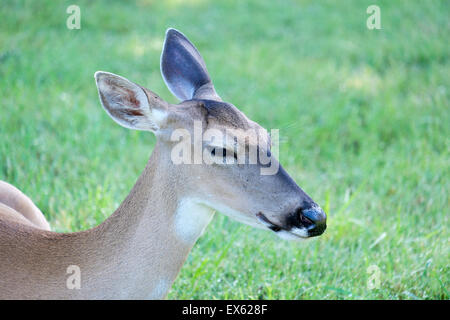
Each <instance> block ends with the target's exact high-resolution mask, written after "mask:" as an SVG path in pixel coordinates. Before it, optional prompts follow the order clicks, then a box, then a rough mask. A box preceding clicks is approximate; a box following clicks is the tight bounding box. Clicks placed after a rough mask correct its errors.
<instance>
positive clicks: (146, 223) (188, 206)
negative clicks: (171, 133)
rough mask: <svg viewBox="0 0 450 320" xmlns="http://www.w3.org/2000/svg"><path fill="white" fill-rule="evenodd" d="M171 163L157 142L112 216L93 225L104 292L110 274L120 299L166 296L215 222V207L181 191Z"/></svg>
mask: <svg viewBox="0 0 450 320" xmlns="http://www.w3.org/2000/svg"><path fill="white" fill-rule="evenodd" d="M165 154H170V153H168V152H166V153H165ZM170 166H173V164H172V163H171V161H170V159H163V158H162V153H161V146H160V145H159V144H158V143H157V145H156V147H155V150H154V151H153V154H152V156H151V158H150V160H149V162H148V164H147V166H146V168H145V170H144V172H143V173H142V174H141V176H140V177H139V179H138V181H137V182H136V184H135V186H134V187H133V189H132V191H131V192H130V194H129V195H128V196H127V198H126V199H125V200H124V201H123V203H122V204H121V205H120V207H119V208H118V209H117V210H116V211H115V212H114V214H113V215H111V217H110V218H108V219H107V220H106V221H105V222H104V223H103V224H101V225H100V226H99V227H97V228H95V229H93V230H92V233H93V236H94V238H96V239H95V240H97V239H100V241H98V242H99V244H100V245H102V246H103V249H102V248H100V250H101V252H102V254H101V257H95V260H96V261H93V262H91V264H92V266H94V267H93V268H92V269H91V270H90V271H91V272H90V273H91V278H92V283H93V285H94V287H95V288H98V290H99V291H101V290H104V289H105V288H101V287H102V286H101V284H102V283H105V279H106V280H107V286H108V287H109V288H108V292H115V293H116V294H117V297H119V298H141V299H143V298H151V299H162V298H164V297H165V295H166V294H167V292H168V290H169V289H170V287H171V285H172V283H173V281H174V280H175V278H176V276H177V274H178V273H179V271H180V269H181V267H182V265H183V263H184V261H185V260H186V258H187V255H188V253H189V251H190V250H191V249H192V247H193V245H194V244H195V242H196V240H197V238H198V237H199V236H200V235H201V233H202V232H203V230H204V229H205V227H206V226H207V225H208V223H209V222H210V221H211V218H212V217H213V214H214V211H213V210H212V209H210V208H208V207H206V206H204V205H202V204H200V203H198V201H196V200H195V199H190V198H188V197H187V196H185V195H183V194H182V193H180V192H179V191H178V188H177V185H179V184H180V183H183V181H182V180H181V181H180V177H177V175H176V170H172V169H173V168H170ZM94 243H95V241H94ZM96 266H97V268H95V267H96ZM99 266H100V268H98V267H99ZM105 266H106V268H107V270H105ZM87 267H88V268H89V266H87ZM87 281H89V279H88V280H87ZM83 282H84V283H87V282H86V281H83ZM96 290H97V289H96ZM102 292H104V291H102Z"/></svg>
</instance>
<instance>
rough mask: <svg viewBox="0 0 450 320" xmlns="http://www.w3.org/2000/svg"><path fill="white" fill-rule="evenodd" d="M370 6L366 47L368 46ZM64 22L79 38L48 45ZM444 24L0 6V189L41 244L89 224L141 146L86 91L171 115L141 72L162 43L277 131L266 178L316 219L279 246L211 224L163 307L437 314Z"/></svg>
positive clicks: (184, 8) (384, 6) (235, 6)
mask: <svg viewBox="0 0 450 320" xmlns="http://www.w3.org/2000/svg"><path fill="white" fill-rule="evenodd" d="M374 2H375V3H376V4H378V5H379V6H380V8H381V19H382V20H381V23H382V29H381V30H373V31H371V30H368V29H367V28H366V18H367V16H368V15H367V14H366V8H367V6H368V5H370V4H373V3H374ZM70 4H78V5H79V6H80V7H81V14H82V21H81V30H68V29H67V28H66V18H67V16H68V15H67V14H66V13H65V11H66V8H67V6H68V5H70ZM449 16H450V5H449V3H448V1H445V0H443V1H428V2H426V3H425V2H419V1H415V2H411V1H388V0H386V1H373V0H370V1H366V0H363V1H360V0H355V1H339V2H337V1H331V0H330V1H312V0H311V1H308V0H305V1H294V0H287V1H280V2H278V1H273V0H264V1H262V0H253V1H245V2H244V1H237V0H233V1H226V2H225V1H223V2H218V1H214V2H213V1H211V2H209V1H206V0H195V1H194V0H191V1H180V0H177V1H175V0H172V1H145V0H140V1H137V2H136V3H135V4H132V3H126V2H124V1H98V2H97V1H96V2H95V3H91V2H90V1H62V2H59V3H56V2H54V1H39V2H38V1H5V3H2V10H1V11H0V104H1V111H0V179H1V180H6V181H8V182H10V183H12V184H14V185H16V186H18V187H19V188H20V189H22V190H23V191H24V192H25V193H26V194H28V195H29V196H30V197H31V198H32V199H33V200H34V201H35V203H36V204H37V205H38V206H39V207H40V208H41V209H42V211H43V212H44V213H45V215H46V217H47V218H48V219H49V221H50V223H51V225H52V226H53V228H54V229H56V230H57V231H75V230H81V229H87V228H90V227H93V226H95V225H97V224H98V223H100V222H102V221H103V220H104V219H105V218H106V217H107V216H108V215H109V214H111V213H112V212H113V211H114V209H115V208H116V207H117V206H118V205H119V203H120V202H121V201H122V200H123V199H124V198H125V196H126V195H127V193H128V192H129V190H130V189H131V187H132V186H133V184H134V182H135V181H136V179H137V177H138V175H139V174H140V172H141V171H142V170H143V168H144V166H145V163H146V161H147V160H148V157H149V155H150V153H151V150H152V148H153V146H154V143H155V137H153V136H152V135H151V134H148V133H144V132H133V131H129V130H126V129H123V128H121V127H119V126H118V125H116V124H115V123H114V122H113V121H112V120H111V119H110V118H109V117H108V116H107V115H106V113H105V112H104V111H103V110H102V108H101V106H100V103H99V101H98V97H97V92H96V87H95V83H94V79H93V74H94V72H95V71H96V70H106V71H110V72H114V73H117V74H121V75H123V76H125V77H127V78H129V79H132V80H134V81H136V82H138V83H140V84H142V85H144V86H146V87H148V88H150V89H151V90H153V91H155V92H157V93H159V94H160V95H161V96H162V97H163V98H165V99H166V100H168V101H170V102H175V101H176V100H175V98H173V97H172V96H171V94H170V93H169V91H168V90H167V89H166V88H165V85H164V83H163V80H162V78H161V76H160V73H159V57H160V50H161V45H162V41H163V37H164V31H165V29H166V28H167V27H169V26H172V27H176V28H178V29H180V30H181V31H182V32H184V33H185V34H187V35H188V36H189V38H190V39H191V40H192V41H193V42H194V43H195V44H196V45H197V46H198V48H199V49H200V51H201V52H202V55H203V56H204V58H205V60H206V63H207V65H208V69H209V71H210V73H211V75H212V78H213V80H214V82H215V85H216V88H217V91H218V92H219V94H220V95H221V96H222V97H223V98H224V99H225V100H228V101H230V102H232V103H234V104H235V105H236V106H238V107H239V108H241V110H243V111H244V112H245V113H246V114H247V115H248V116H249V117H250V118H252V119H253V120H255V121H257V122H259V123H260V124H261V125H263V126H265V127H266V128H279V129H280V136H281V140H282V143H281V148H280V161H281V163H282V164H283V165H284V166H285V168H286V170H287V171H288V172H289V173H290V174H291V175H292V176H293V177H294V179H295V180H296V181H297V182H298V184H299V185H300V186H301V187H302V188H303V189H304V190H305V191H306V192H307V193H308V194H310V195H311V196H312V197H313V199H314V200H315V201H316V202H318V203H319V204H321V205H322V207H324V208H325V209H326V211H327V213H328V229H327V231H326V233H325V234H324V236H322V237H320V238H318V239H313V240H310V241H306V242H302V243H291V242H286V241H281V240H279V239H278V238H276V237H275V236H274V235H273V234H272V233H269V232H264V231H260V230H254V229H252V228H250V227H247V226H244V225H241V224H239V223H237V222H234V221H231V220H230V219H228V218H226V217H224V216H222V215H220V214H218V215H216V217H215V219H214V220H213V222H212V223H211V225H210V226H209V228H208V230H207V232H206V233H205V235H204V236H203V237H202V238H201V239H200V240H199V241H198V243H197V244H196V246H195V247H194V249H193V251H192V252H191V254H190V256H189V258H188V260H187V262H186V264H185V265H184V267H183V269H182V271H181V274H180V275H179V277H178V278H177V280H176V281H175V284H174V286H173V288H172V291H171V292H170V294H169V298H170V299H191V298H194V299H208V298H213V299H231V298H237V299H258V298H263V299H334V298H338V299H380V298H384V299H448V298H449V293H448V291H449V274H450V272H449V233H448V225H449V223H448V216H449V197H448V194H449V185H450V182H449V181H450V170H449V168H450V166H449V165H450V163H449V159H450V157H449V150H450V139H449V137H450V125H449V124H450V106H449V101H450V99H449V98H450V91H449V90H450V89H449V79H450V78H449V74H450V61H449V56H450V52H449V51H450V50H449V46H448V35H449V31H450V24H449V20H448V17H449ZM383 235H384V238H383ZM377 239H381V240H380V241H378V242H377ZM371 265H376V266H378V267H379V269H380V271H381V277H380V279H381V284H380V287H379V288H378V289H373V290H370V289H368V286H367V281H368V279H369V277H370V274H368V273H367V268H368V267H369V266H371Z"/></svg>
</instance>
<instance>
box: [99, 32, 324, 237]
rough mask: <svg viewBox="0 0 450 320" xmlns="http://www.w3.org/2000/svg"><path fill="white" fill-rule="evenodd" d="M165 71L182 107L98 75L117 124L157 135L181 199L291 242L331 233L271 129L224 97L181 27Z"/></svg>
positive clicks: (166, 54)
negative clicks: (285, 163) (280, 157)
mask: <svg viewBox="0 0 450 320" xmlns="http://www.w3.org/2000/svg"><path fill="white" fill-rule="evenodd" d="M161 73H162V76H163V78H164V81H165V83H166V85H167V86H168V88H169V90H170V91H171V92H172V93H173V94H174V95H175V96H176V97H177V98H178V99H179V100H181V102H180V103H179V104H170V103H168V102H166V101H164V100H162V99H161V98H160V97H159V96H158V95H156V94H155V93H154V92H152V91H150V90H148V89H146V88H144V87H141V86H140V85H138V84H135V83H133V82H131V81H129V80H127V79H125V78H123V77H120V76H118V75H114V74H112V73H107V72H101V71H99V72H97V73H96V74H95V79H96V82H97V87H98V91H99V96H100V100H101V103H102V105H103V107H104V109H105V110H106V112H107V113H108V114H109V115H110V116H111V117H112V118H113V119H114V120H115V121H116V122H117V123H119V124H120V125H122V126H124V127H126V128H130V129H137V130H147V131H152V132H153V133H155V135H156V136H157V141H158V142H157V148H155V151H154V152H158V153H159V154H158V157H157V161H158V165H157V170H166V171H167V172H169V174H170V176H171V177H173V180H172V181H173V183H174V185H173V188H175V189H176V193H177V195H178V199H191V200H194V201H195V202H197V203H199V204H202V205H204V206H206V207H209V208H211V209H214V210H217V211H219V212H222V213H224V214H226V215H228V216H230V217H232V218H234V219H236V220H238V221H241V222H243V223H246V224H248V225H251V226H254V227H258V228H263V229H269V230H272V231H273V232H275V233H276V234H277V235H279V236H280V237H282V238H285V239H301V238H308V237H313V236H318V235H320V234H322V233H323V232H324V230H325V228H326V215H325V213H324V212H323V210H322V209H321V208H320V207H319V206H318V205H317V204H316V203H315V202H314V201H313V200H312V199H311V198H310V197H309V196H308V195H307V194H306V193H305V192H304V191H303V190H302V189H301V188H300V187H299V186H298V185H297V184H296V183H295V181H294V180H293V179H292V178H291V177H290V176H289V175H288V174H287V172H286V171H285V170H284V169H283V168H282V166H281V165H280V164H279V163H278V161H277V159H276V158H275V156H274V155H272V153H271V142H270V141H271V138H270V136H269V135H268V133H267V131H266V130H264V129H263V128H262V127H261V126H260V125H259V124H257V123H256V122H254V121H252V120H250V119H249V118H247V117H246V116H245V115H244V114H243V113H242V112H241V111H240V110H239V109H238V108H236V107H235V106H234V105H233V104H231V103H229V102H225V101H222V99H221V98H220V97H219V95H218V94H217V93H216V91H215V88H214V85H213V83H212V81H211V78H210V76H209V73H208V71H207V69H206V65H205V62H204V60H203V58H202V57H201V55H200V53H199V52H198V50H197V49H196V48H195V47H194V45H193V44H192V43H191V42H190V41H189V40H188V39H187V38H186V37H185V36H184V35H183V34H182V33H180V32H179V31H177V30H175V29H169V30H167V32H166V38H165V42H164V47H163V52H162V55H161ZM252 159H253V161H251V160H252ZM168 201H170V200H168Z"/></svg>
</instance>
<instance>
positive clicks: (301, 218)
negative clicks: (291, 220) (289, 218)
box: [296, 209, 314, 228]
mask: <svg viewBox="0 0 450 320" xmlns="http://www.w3.org/2000/svg"><path fill="white" fill-rule="evenodd" d="M296 217H297V219H298V222H299V224H300V226H303V227H304V228H309V227H311V226H313V225H314V221H313V220H312V219H311V218H310V217H308V216H306V215H305V214H304V213H303V211H302V209H297V211H296Z"/></svg>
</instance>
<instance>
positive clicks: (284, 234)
mask: <svg viewBox="0 0 450 320" xmlns="http://www.w3.org/2000/svg"><path fill="white" fill-rule="evenodd" d="M276 234H277V235H278V236H279V237H280V238H281V239H284V240H291V241H292V240H295V241H302V240H305V239H306V238H308V231H306V230H305V229H299V228H292V229H291V231H286V230H280V231H278V232H277V233H276Z"/></svg>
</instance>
